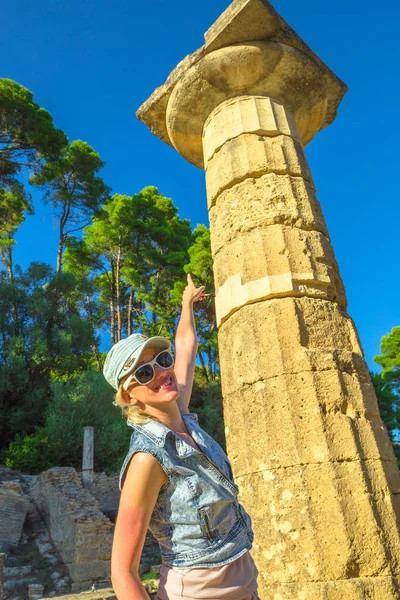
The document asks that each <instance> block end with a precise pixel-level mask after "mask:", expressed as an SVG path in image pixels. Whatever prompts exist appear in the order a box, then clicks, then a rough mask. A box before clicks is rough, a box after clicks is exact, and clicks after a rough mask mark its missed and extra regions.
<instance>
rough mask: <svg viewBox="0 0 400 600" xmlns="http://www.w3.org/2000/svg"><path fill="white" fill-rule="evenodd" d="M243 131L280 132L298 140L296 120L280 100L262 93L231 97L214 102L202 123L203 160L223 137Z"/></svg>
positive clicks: (222, 142) (207, 160)
mask: <svg viewBox="0 0 400 600" xmlns="http://www.w3.org/2000/svg"><path fill="white" fill-rule="evenodd" d="M243 133H255V134H257V135H263V136H276V135H280V134H284V135H289V136H290V137H292V138H293V139H294V140H296V142H299V143H301V139H300V136H299V133H298V131H297V128H296V124H295V122H294V120H293V118H292V116H291V115H290V113H288V111H286V110H285V108H284V107H283V106H282V104H278V102H275V101H274V100H271V98H268V97H265V96H247V97H246V96H244V97H240V98H232V99H231V100H228V101H226V102H223V103H222V104H220V105H219V106H217V108H216V109H215V110H214V111H213V112H212V113H211V115H210V116H209V117H208V119H207V121H206V122H205V124H204V133H203V154H204V163H205V164H207V163H208V162H209V160H210V158H212V156H213V155H214V153H215V152H216V151H217V150H219V149H220V148H221V147H222V146H223V145H224V144H225V143H226V142H227V140H232V139H234V138H236V137H238V136H239V135H242V134H243Z"/></svg>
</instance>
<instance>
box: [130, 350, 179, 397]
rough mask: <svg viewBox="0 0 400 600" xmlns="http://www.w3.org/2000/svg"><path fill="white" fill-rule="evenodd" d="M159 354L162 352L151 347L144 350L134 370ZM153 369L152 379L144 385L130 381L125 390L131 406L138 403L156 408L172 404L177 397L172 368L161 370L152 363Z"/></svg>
mask: <svg viewBox="0 0 400 600" xmlns="http://www.w3.org/2000/svg"><path fill="white" fill-rule="evenodd" d="M160 352H162V351H161V350H159V349H155V348H152V347H151V346H148V347H147V348H145V350H143V352H142V354H141V355H140V360H139V362H138V364H137V365H136V367H135V370H136V369H138V368H139V367H140V366H141V365H142V364H144V363H146V362H149V361H151V360H153V358H155V357H156V356H157V354H159V353H160ZM153 369H154V370H155V376H154V379H153V381H150V383H147V384H146V385H141V384H140V383H138V382H137V381H136V380H135V379H132V383H131V384H130V386H129V388H128V390H127V393H128V394H129V396H130V402H131V403H132V404H136V403H137V402H136V401H139V402H141V403H142V404H147V405H149V406H156V405H157V404H160V402H172V401H173V400H177V398H178V397H179V390H178V384H177V381H176V376H175V372H174V367H173V366H172V367H170V368H168V369H163V368H161V367H160V366H159V365H158V364H157V363H154V364H153ZM168 384H169V385H168Z"/></svg>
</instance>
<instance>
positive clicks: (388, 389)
mask: <svg viewBox="0 0 400 600" xmlns="http://www.w3.org/2000/svg"><path fill="white" fill-rule="evenodd" d="M370 375H371V380H372V383H373V385H374V388H375V392H376V397H377V399H378V407H379V413H380V415H381V419H382V421H383V422H384V423H385V425H386V427H387V430H388V433H389V436H390V439H391V440H392V442H393V441H394V440H395V438H396V436H395V431H396V430H398V429H399V427H400V402H399V400H400V399H399V397H398V396H397V395H396V394H395V393H394V391H393V389H392V386H391V385H390V383H389V382H387V381H386V380H385V376H384V375H383V374H382V373H372V372H370Z"/></svg>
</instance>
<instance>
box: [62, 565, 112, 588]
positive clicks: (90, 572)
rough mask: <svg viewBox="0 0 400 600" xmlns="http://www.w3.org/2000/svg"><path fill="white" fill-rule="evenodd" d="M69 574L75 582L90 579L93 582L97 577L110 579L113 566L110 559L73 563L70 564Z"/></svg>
mask: <svg viewBox="0 0 400 600" xmlns="http://www.w3.org/2000/svg"><path fill="white" fill-rule="evenodd" d="M68 571H69V575H70V577H71V579H72V581H74V582H83V581H87V580H88V579H90V580H92V583H93V582H94V581H96V580H97V579H109V578H110V576H111V566H110V561H109V560H97V561H90V562H86V563H73V564H70V565H68Z"/></svg>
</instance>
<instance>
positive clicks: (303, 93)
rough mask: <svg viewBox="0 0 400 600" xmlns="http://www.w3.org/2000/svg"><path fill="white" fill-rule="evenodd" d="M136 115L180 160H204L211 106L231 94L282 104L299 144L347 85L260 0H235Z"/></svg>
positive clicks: (320, 124)
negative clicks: (295, 127)
mask: <svg viewBox="0 0 400 600" xmlns="http://www.w3.org/2000/svg"><path fill="white" fill-rule="evenodd" d="M205 40H206V43H205V45H204V46H203V47H202V48H200V49H199V50H197V51H196V52H195V53H193V54H191V55H188V56H187V57H186V58H185V59H184V60H183V61H182V62H181V63H180V64H179V65H178V66H177V67H176V68H175V69H174V70H173V71H172V73H171V74H170V76H169V77H168V79H167V81H166V82H165V84H164V85H162V86H161V87H159V88H157V89H156V90H155V92H154V93H153V94H152V96H151V97H150V98H149V99H148V100H147V101H146V102H145V103H144V104H143V105H142V106H141V107H140V108H139V110H138V112H137V116H138V118H139V119H140V120H141V121H143V122H144V123H145V124H146V125H147V126H148V127H149V128H150V130H151V131H152V132H153V133H155V135H157V136H158V137H160V138H161V139H162V140H163V141H164V142H166V143H167V144H170V145H171V146H173V147H174V148H175V149H176V150H177V151H178V152H179V153H180V154H181V155H182V156H183V157H184V158H186V160H188V161H189V162H191V163H192V164H194V165H196V166H198V167H200V168H204V163H203V148H202V134H203V128H204V123H205V121H206V119H207V118H208V117H209V115H210V113H211V112H212V111H213V110H214V109H215V108H216V107H217V106H218V105H219V104H221V103H223V102H225V101H226V100H228V99H230V98H235V97H237V96H246V95H248V96H251V95H255V96H268V97H270V98H271V99H273V100H275V101H276V102H278V103H281V104H283V105H285V107H286V108H288V109H289V110H290V111H291V113H292V115H293V118H294V121H295V123H296V126H297V129H298V131H299V134H300V138H301V142H302V144H303V145H304V146H305V145H306V144H308V143H309V142H310V141H311V140H312V139H313V137H314V136H315V135H316V134H317V133H318V131H319V130H320V129H322V128H324V127H327V126H328V125H329V124H330V123H331V122H332V121H333V120H334V118H335V116H336V111H337V108H338V106H339V104H340V101H341V99H342V97H343V95H344V93H345V92H346V90H347V87H346V85H345V84H344V83H343V82H341V81H340V79H338V77H336V75H335V74H334V73H333V72H332V71H331V70H330V69H329V68H328V67H327V66H326V65H325V63H323V62H322V61H321V60H320V59H319V58H318V56H317V55H316V54H314V52H312V50H311V49H310V48H309V47H308V46H307V45H306V44H305V43H304V42H303V40H302V39H301V38H300V37H299V36H298V35H297V34H296V33H295V32H294V31H293V29H291V27H289V25H288V24H287V23H285V21H284V20H283V19H282V18H281V17H280V16H279V15H278V13H277V12H276V11H275V10H274V8H273V7H272V6H271V4H270V3H269V2H267V1H266V0H234V2H232V4H231V5H230V6H229V7H228V8H227V10H226V11H225V12H224V13H223V14H222V15H221V16H220V17H219V19H217V21H216V22H215V23H214V25H213V26H212V27H211V28H210V29H209V30H208V31H207V32H206V34H205Z"/></svg>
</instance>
